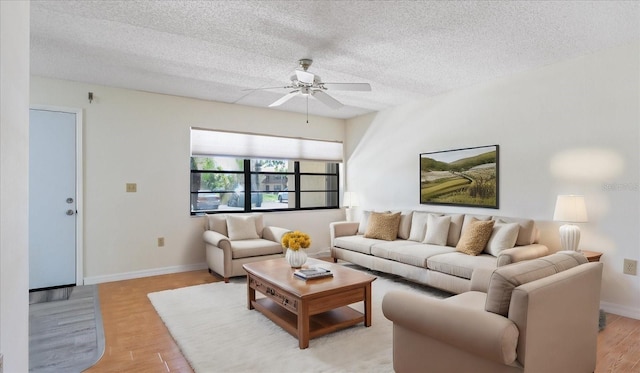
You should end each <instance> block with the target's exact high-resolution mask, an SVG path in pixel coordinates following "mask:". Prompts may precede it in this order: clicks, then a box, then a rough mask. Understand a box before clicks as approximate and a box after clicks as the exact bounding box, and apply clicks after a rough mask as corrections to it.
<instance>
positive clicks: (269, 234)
mask: <svg viewBox="0 0 640 373" xmlns="http://www.w3.org/2000/svg"><path fill="white" fill-rule="evenodd" d="M289 232H291V229H286V228H280V227H271V226H269V227H264V229H263V230H262V238H264V239H265V240H269V241H273V242H278V243H280V244H282V236H284V235H285V234H287V233H289Z"/></svg>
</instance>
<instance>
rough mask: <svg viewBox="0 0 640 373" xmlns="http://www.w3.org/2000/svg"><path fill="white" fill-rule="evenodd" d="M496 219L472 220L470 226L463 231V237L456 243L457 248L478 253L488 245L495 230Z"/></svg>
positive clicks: (474, 253) (464, 251) (467, 252)
mask: <svg viewBox="0 0 640 373" xmlns="http://www.w3.org/2000/svg"><path fill="white" fill-rule="evenodd" d="M494 223H495V221H493V220H489V221H480V220H475V221H472V222H471V223H470V224H469V226H468V228H467V229H466V230H465V231H464V232H462V237H460V241H458V245H456V250H458V251H460V252H463V253H465V254H469V255H478V254H480V253H481V252H482V250H484V247H485V246H487V242H488V241H489V237H491V233H492V232H493V224H494Z"/></svg>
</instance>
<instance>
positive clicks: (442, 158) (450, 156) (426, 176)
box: [420, 145, 499, 209]
mask: <svg viewBox="0 0 640 373" xmlns="http://www.w3.org/2000/svg"><path fill="white" fill-rule="evenodd" d="M498 148H499V147H498V145H487V146H478V147H474V148H465V149H452V150H444V151H437V152H428V153H421V154H420V203H421V204H431V205H453V206H471V207H488V208H494V209H497V208H498V185H499V183H498Z"/></svg>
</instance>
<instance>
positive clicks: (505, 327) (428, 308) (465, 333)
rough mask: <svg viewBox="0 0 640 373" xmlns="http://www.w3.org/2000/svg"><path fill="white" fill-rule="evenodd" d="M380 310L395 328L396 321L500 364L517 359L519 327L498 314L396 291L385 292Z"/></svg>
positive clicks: (433, 338) (509, 362)
mask: <svg viewBox="0 0 640 373" xmlns="http://www.w3.org/2000/svg"><path fill="white" fill-rule="evenodd" d="M382 312H383V313H384V316H385V317H386V318H387V319H389V320H391V321H392V322H393V323H394V327H395V324H398V325H399V326H402V327H404V328H406V329H410V330H413V331H414V332H416V333H418V334H421V335H423V336H424V338H425V339H432V340H437V341H439V342H442V343H445V344H447V345H450V346H453V347H455V348H458V349H460V350H463V351H465V352H467V353H470V354H473V355H476V356H479V357H481V358H484V359H487V360H491V361H494V362H497V363H501V364H511V363H513V362H514V361H515V359H516V347H517V345H518V335H519V332H518V328H517V327H516V325H515V324H514V323H513V322H512V321H511V320H509V319H507V318H506V317H503V316H500V315H498V314H495V313H491V312H486V311H484V310H478V309H473V308H469V307H462V306H460V305H457V304H454V303H450V302H447V301H446V300H441V299H435V298H430V297H427V296H424V295H420V294H415V293H409V292H406V291H398V290H396V291H390V292H388V293H387V294H385V296H384V298H383V300H382ZM425 363H428V362H425Z"/></svg>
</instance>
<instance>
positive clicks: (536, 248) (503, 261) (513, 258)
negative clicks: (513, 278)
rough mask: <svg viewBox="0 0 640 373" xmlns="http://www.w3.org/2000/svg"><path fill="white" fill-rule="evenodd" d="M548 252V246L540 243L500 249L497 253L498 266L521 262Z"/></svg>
mask: <svg viewBox="0 0 640 373" xmlns="http://www.w3.org/2000/svg"><path fill="white" fill-rule="evenodd" d="M548 254H549V248H548V247H546V246H545V245H541V244H537V243H536V244H531V245H524V246H516V247H514V248H512V249H506V250H502V251H501V252H500V254H498V267H502V266H504V265H507V264H511V263H517V262H521V261H523V260H531V259H536V258H540V257H543V256H545V255H548Z"/></svg>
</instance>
